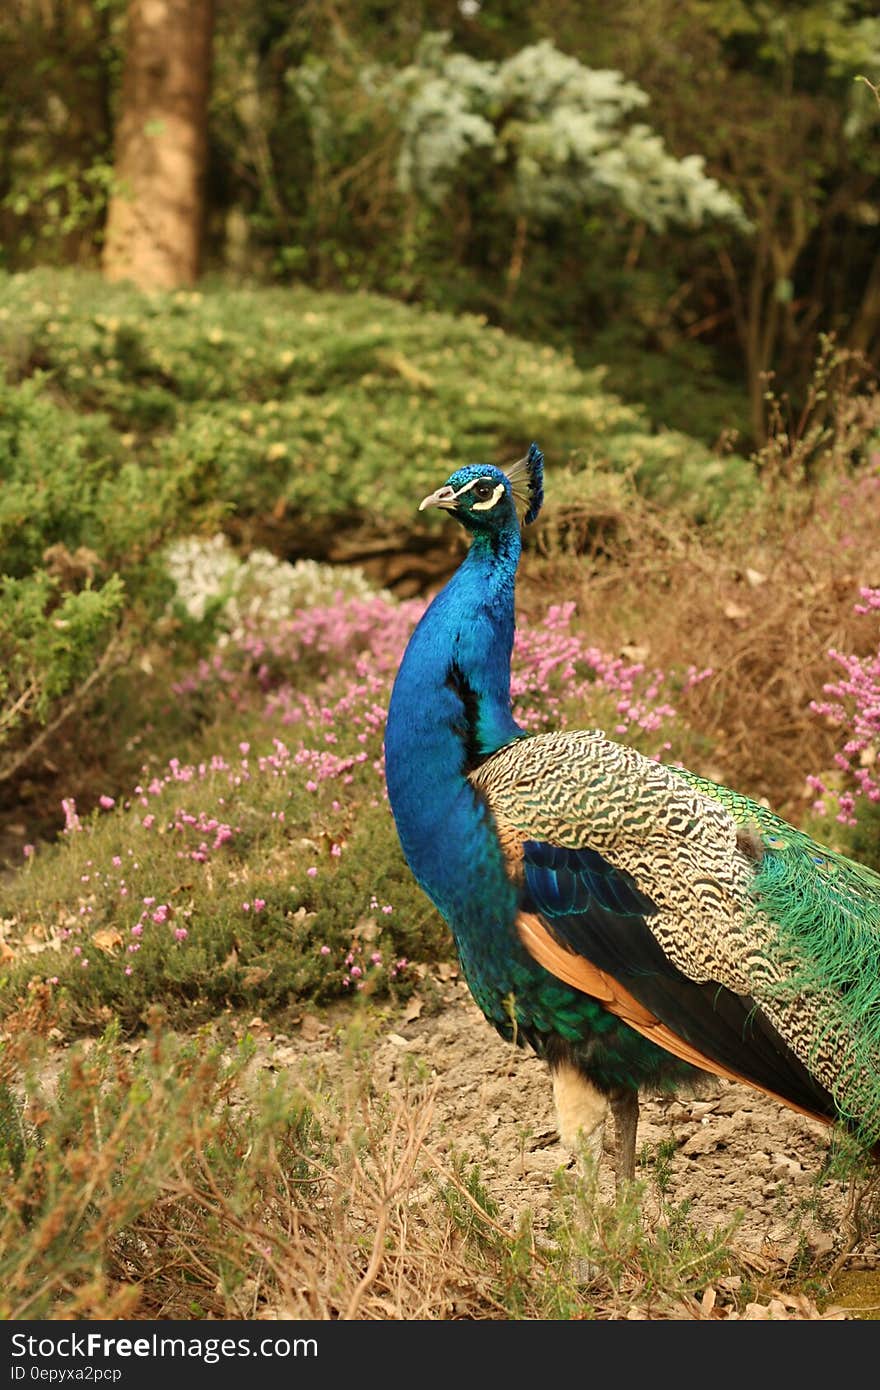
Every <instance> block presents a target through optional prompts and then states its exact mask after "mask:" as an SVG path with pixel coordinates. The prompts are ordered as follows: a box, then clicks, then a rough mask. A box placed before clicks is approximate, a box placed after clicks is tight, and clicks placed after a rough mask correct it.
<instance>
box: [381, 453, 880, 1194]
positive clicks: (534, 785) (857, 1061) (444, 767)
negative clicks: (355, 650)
mask: <svg viewBox="0 0 880 1390" xmlns="http://www.w3.org/2000/svg"><path fill="white" fill-rule="evenodd" d="M543 496H544V457H543V454H542V453H541V450H540V449H539V448H538V446H537V444H534V443H533V444H532V445H531V447H530V448H529V450H528V453H527V455H526V456H525V457H524V458H522V459H519V460H517V462H516V463H514V464H512V465H510V466H509V467H506V468H499V467H496V466H494V465H491V464H466V465H464V466H463V467H461V468H459V469H457V471H455V472H454V473H453V474H452V476H451V477H450V478H448V479H447V481H446V482H445V483H444V484H443V486H442V487H440V488H438V489H437V491H436V492H433V493H431V494H430V496H428V497H425V498H424V500H423V501H422V502H421V504H420V507H419V510H420V511H423V510H425V509H426V508H428V507H438V508H440V509H442V510H444V511H448V512H449V513H450V514H451V515H452V516H453V517H455V519H456V520H457V521H458V522H459V523H460V524H461V525H462V526H463V527H464V529H465V531H467V532H468V533H469V535H470V546H469V549H468V552H467V555H466V557H465V559H464V560H463V562H462V563H461V565H460V566H459V568H458V569H457V570H456V572H455V573H454V574H453V576H452V578H451V579H450V580H449V582H448V583H447V584H446V585H445V587H444V588H443V589H441V591H440V592H439V593H438V594H437V596H436V597H435V598H434V599H433V601H432V602H431V604H430V605H429V607H428V608H427V610H426V611H425V613H424V615H423V617H422V618H421V620H420V621H419V623H418V625H417V626H416V628H415V630H414V632H413V634H412V637H411V638H410V641H409V643H408V645H407V648H406V651H405V653H404V656H403V659H402V661H401V664H400V667H399V669H398V672H397V675H396V678H395V682H394V687H393V690H392V694H391V700H390V704H389V708H388V717H387V724H386V732H385V765H386V777H387V787H388V796H389V801H390V805H391V810H392V814H393V817H394V821H395V825H396V828H397V833H398V836H399V839H400V843H401V847H402V849H403V853H404V856H405V858H406V860H407V862H408V865H409V867H410V870H411V872H412V873H413V875H414V877H415V878H416V880H417V881H418V883H419V884H420V886H421V888H422V889H423V890H424V892H425V893H426V894H427V895H428V897H429V898H430V899H431V900H432V901H433V903H434V904H435V905H436V907H437V908H438V910H439V911H440V913H441V915H442V916H443V917H444V918H445V920H446V922H447V923H448V925H449V927H450V929H451V931H452V935H453V937H454V940H455V945H456V949H457V952H458V957H459V961H460V965H461V969H462V972H463V975H464V977H465V979H466V981H467V984H468V987H469V989H470V992H471V994H472V996H473V998H474V1000H475V1001H476V1003H477V1005H478V1006H479V1008H480V1009H481V1010H482V1012H483V1014H484V1015H485V1017H486V1018H487V1019H488V1020H489V1021H490V1023H491V1024H493V1025H494V1027H495V1028H496V1029H497V1030H498V1031H499V1032H500V1033H501V1034H502V1036H503V1037H505V1038H507V1039H509V1040H511V1041H512V1042H515V1043H517V1044H520V1045H522V1044H527V1045H530V1046H531V1047H532V1048H533V1049H534V1051H535V1052H536V1053H537V1054H538V1056H540V1057H541V1058H543V1059H545V1061H546V1062H547V1064H548V1067H549V1072H550V1077H551V1081H552V1089H553V1100H554V1105H555V1109H556V1117H557V1125H558V1130H559V1136H560V1139H561V1141H562V1143H563V1145H565V1146H566V1147H567V1148H568V1149H570V1150H572V1151H574V1152H576V1153H580V1155H581V1156H582V1157H585V1158H586V1159H587V1161H589V1160H590V1159H595V1160H596V1161H598V1158H599V1155H600V1153H601V1150H602V1144H603V1131H604V1125H605V1120H606V1118H607V1115H608V1112H609V1109H610V1111H611V1114H612V1115H613V1117H614V1122H615V1129H616V1134H617V1155H616V1175H617V1181H618V1183H619V1184H620V1183H622V1182H624V1181H626V1180H631V1179H632V1178H633V1177H634V1174H635V1150H636V1133H637V1124H638V1115H639V1095H640V1093H641V1092H644V1091H657V1090H661V1091H663V1090H665V1091H670V1090H675V1089H676V1087H678V1086H679V1085H681V1084H682V1083H683V1082H688V1081H690V1082H693V1081H695V1080H696V1079H698V1078H699V1077H705V1073H707V1072H709V1073H714V1074H715V1075H717V1076H721V1077H727V1078H729V1079H732V1080H734V1081H738V1082H744V1083H746V1084H748V1085H750V1086H752V1087H754V1088H756V1089H757V1090H759V1091H763V1092H765V1093H766V1094H767V1095H769V1096H772V1097H774V1098H775V1099H776V1100H778V1101H781V1102H783V1103H784V1104H786V1105H788V1106H790V1107H792V1108H793V1109H794V1110H797V1111H800V1112H801V1113H803V1114H805V1115H809V1116H812V1117H815V1118H818V1119H821V1120H824V1121H827V1122H829V1123H832V1124H833V1123H838V1122H839V1123H841V1124H842V1125H844V1126H845V1127H846V1128H847V1129H848V1130H849V1131H851V1132H852V1133H853V1134H854V1135H855V1136H856V1138H857V1139H858V1141H859V1142H860V1143H861V1144H863V1145H864V1146H865V1148H866V1149H868V1150H869V1151H871V1153H872V1154H873V1156H874V1157H875V1158H880V875H878V874H877V873H875V872H874V871H873V870H871V869H869V868H868V867H866V866H864V865H861V864H858V863H856V862H855V861H853V860H851V859H848V858H845V857H844V856H842V855H841V854H839V853H836V852H834V851H832V850H830V849H828V848H825V847H824V846H822V845H820V844H819V843H817V842H816V841H814V840H813V839H811V838H810V837H809V836H808V835H806V834H805V833H803V832H802V831H800V830H798V829H796V828H795V827H794V826H792V825H790V824H788V823H787V822H786V821H785V820H783V819H782V818H780V817H779V816H777V815H775V814H774V813H773V812H772V811H770V810H767V809H766V808H765V807H763V806H762V805H760V804H759V803H757V802H756V801H754V800H751V799H750V798H749V797H748V796H745V795H741V794H740V793H738V792H736V791H733V790H731V789H730V788H728V787H725V786H721V785H718V784H716V783H714V782H711V781H708V780H706V779H705V778H703V777H700V776H697V775H695V774H694V773H692V772H688V771H686V770H685V769H683V768H681V767H678V766H673V765H664V764H662V763H660V762H658V761H655V760H653V759H651V758H648V757H645V756H643V755H642V754H640V753H639V752H638V751H636V750H635V749H633V748H631V747H628V746H626V745H624V744H622V743H620V742H615V741H612V740H611V739H608V738H606V737H605V734H604V733H603V732H602V731H601V730H599V729H583V730H576V731H569V730H563V731H558V732H549V733H538V734H533V733H529V732H527V731H526V730H524V729H522V728H520V727H519V726H518V725H517V723H516V722H515V720H514V718H513V714H512V708H511V694H510V659H511V652H512V648H513V640H514V626H515V612H514V607H515V605H514V589H515V581H516V574H517V568H518V565H519V561H520V554H521V529H520V528H521V522H520V514H521V513H522V514H523V522H522V524H525V525H529V524H531V523H532V522H534V520H535V518H536V517H537V515H538V513H539V511H540V508H541V505H542V502H543Z"/></svg>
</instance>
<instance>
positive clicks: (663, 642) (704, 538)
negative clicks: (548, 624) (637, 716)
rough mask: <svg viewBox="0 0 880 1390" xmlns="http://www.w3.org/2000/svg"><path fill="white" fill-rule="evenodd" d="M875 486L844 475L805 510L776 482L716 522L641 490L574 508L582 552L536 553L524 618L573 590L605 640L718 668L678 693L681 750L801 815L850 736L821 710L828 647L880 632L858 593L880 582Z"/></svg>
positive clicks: (553, 549) (676, 752) (584, 619)
mask: <svg viewBox="0 0 880 1390" xmlns="http://www.w3.org/2000/svg"><path fill="white" fill-rule="evenodd" d="M878 485H880V479H878V478H876V477H865V478H863V479H862V481H861V482H860V483H849V482H845V481H840V482H835V483H834V484H833V485H829V486H827V487H826V488H824V489H822V490H821V491H816V492H814V493H812V494H810V496H809V497H806V496H805V497H804V502H803V506H802V508H801V509H799V510H794V509H793V507H792V506H791V505H790V500H791V499H789V505H788V506H786V507H783V505H782V503H781V501H780V502H779V505H778V507H777V503H776V500H775V498H774V495H773V494H772V493H770V494H768V498H767V501H766V504H765V507H764V509H763V511H762V512H761V513H760V514H754V515H750V516H747V517H742V518H740V520H739V523H738V525H737V527H736V528H735V529H734V528H733V527H730V528H728V529H727V530H726V531H715V532H709V531H699V530H697V529H696V528H694V527H692V526H687V525H685V524H681V523H677V522H676V521H675V519H674V517H672V516H671V515H670V514H669V513H668V512H660V511H657V510H655V509H653V508H652V507H651V506H650V505H649V504H647V503H646V502H644V501H643V500H640V499H637V498H636V497H635V496H633V497H632V498H630V499H629V500H628V501H627V503H626V505H623V504H622V503H621V499H620V497H619V496H618V495H617V494H615V495H612V496H611V497H609V498H608V499H607V501H606V503H605V504H604V505H603V503H602V500H601V498H597V499H595V500H594V501H593V502H592V504H591V506H590V507H589V508H587V509H585V511H584V513H583V514H582V515H580V516H571V515H569V517H568V518H567V524H568V527H569V531H570V533H573V534H574V536H575V537H576V546H577V549H578V551H579V553H576V554H572V553H567V551H566V548H565V547H564V546H562V545H559V544H558V543H557V540H556V538H555V537H554V542H553V544H552V545H551V546H549V547H547V546H545V548H544V549H545V554H544V556H543V557H540V556H538V555H535V554H534V553H532V554H530V555H527V556H526V559H525V562H524V565H523V573H522V581H521V585H520V593H519V604H520V613H521V621H522V622H523V623H526V624H527V623H529V622H530V621H538V620H539V618H540V616H541V614H542V613H543V612H544V611H546V607H547V605H548V604H549V603H554V602H555V603H558V602H560V601H562V600H564V599H574V600H575V601H576V603H577V612H578V618H579V626H580V627H582V628H583V630H585V631H586V632H587V633H589V635H590V638H591V640H592V641H594V642H595V643H596V644H597V645H599V646H600V647H603V648H604V649H606V650H609V651H612V652H626V651H627V650H628V649H633V648H635V649H637V650H639V652H640V653H644V657H643V659H644V660H645V661H646V663H647V664H648V665H649V666H650V667H652V668H653V667H658V668H660V669H662V670H666V671H675V670H678V671H683V670H685V669H686V668H687V667H688V666H690V665H693V666H695V667H697V668H699V669H702V668H704V667H707V666H708V667H711V668H712V675H711V677H710V678H709V679H707V680H706V681H703V682H701V683H700V684H699V685H697V686H695V687H694V689H693V690H692V691H690V692H686V691H685V692H681V694H680V695H678V696H676V697H675V699H674V703H675V705H676V707H677V709H678V711H679V713H680V715H681V716H682V718H681V720H680V721H679V731H678V733H677V735H676V741H675V742H674V745H673V749H672V753H671V755H670V756H672V757H675V758H678V759H679V760H680V761H682V762H684V763H685V764H686V765H687V766H689V767H691V768H692V770H693V771H695V772H699V773H700V774H702V775H703V776H707V777H710V778H712V779H713V780H716V781H723V782H727V783H729V784H731V785H734V786H736V787H738V788H739V789H740V790H742V791H743V792H746V793H748V794H750V795H752V796H754V797H756V798H764V799H766V801H767V802H768V803H769V804H770V805H771V806H773V808H774V809H775V810H777V811H779V812H780V813H781V814H782V815H784V816H786V817H788V818H789V819H794V820H798V821H801V820H803V817H804V815H805V813H806V811H807V808H808V800H807V793H806V789H805V778H806V775H807V774H808V773H811V772H813V773H816V772H821V771H822V770H823V769H826V768H828V766H829V765H830V762H831V759H832V756H833V752H834V750H835V748H836V746H837V744H836V741H835V735H834V731H833V730H832V729H831V728H829V727H828V726H827V725H825V724H823V722H822V721H821V720H820V719H819V718H818V717H817V716H816V715H815V714H814V713H813V712H812V710H811V709H810V701H811V700H815V699H821V698H822V691H823V684H824V682H826V681H828V680H829V679H831V678H832V677H833V676H834V674H835V669H834V667H833V665H832V663H831V662H830V660H829V658H828V651H829V649H831V648H838V649H840V650H842V651H847V652H857V653H867V652H869V651H871V650H872V645H871V644H872V641H873V642H874V643H876V624H875V623H874V622H873V621H872V620H871V618H869V617H864V616H861V617H860V616H859V615H857V614H856V613H854V612H853V604H854V603H855V602H856V601H857V600H858V597H859V587H860V586H861V585H865V584H875V583H878V582H880V486H878ZM585 544H586V551H584V549H583V548H582V547H584V545H585Z"/></svg>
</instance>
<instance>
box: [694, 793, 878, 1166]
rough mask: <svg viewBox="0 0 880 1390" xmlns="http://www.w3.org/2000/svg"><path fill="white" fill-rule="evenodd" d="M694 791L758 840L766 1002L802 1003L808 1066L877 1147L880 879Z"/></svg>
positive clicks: (749, 805) (756, 894)
mask: <svg viewBox="0 0 880 1390" xmlns="http://www.w3.org/2000/svg"><path fill="white" fill-rule="evenodd" d="M683 775H685V776H686V777H687V780H688V781H689V782H690V783H691V784H692V785H694V786H697V787H699V789H700V790H701V791H704V792H706V793H707V794H708V795H710V796H712V797H714V798H715V799H716V800H717V801H720V802H721V803H722V804H723V805H724V806H725V807H726V809H727V810H728V811H729V812H730V813H731V815H732V816H733V817H734V819H735V821H736V822H737V824H738V825H742V826H743V827H744V828H749V829H750V830H752V829H753V830H754V831H755V833H756V838H757V839H758V840H759V841H760V845H761V848H762V850H763V855H762V857H761V860H760V863H759V864H758V865H757V868H756V873H755V878H754V881H753V884H752V887H751V890H750V891H751V897H752V899H753V901H754V903H755V908H756V910H757V909H760V911H761V913H763V914H764V916H765V917H766V918H769V920H770V921H771V922H772V923H773V924H774V926H776V927H777V928H778V935H777V938H776V942H775V946H776V950H777V952H778V955H777V959H776V962H775V963H776V964H777V965H778V967H779V970H780V978H779V980H769V981H768V983H767V987H766V988H764V986H763V984H762V989H761V993H762V1001H761V1002H764V1003H766V1004H767V1005H771V1004H772V1002H773V1000H776V1001H778V1002H779V1003H780V1004H784V1005H787V1006H789V1007H790V1006H791V1004H792V1003H794V1002H796V1001H797V1000H803V1001H804V1009H805V1014H807V1015H808V1014H812V1017H811V1018H809V1021H807V1019H806V1018H805V1033H804V1036H805V1037H808V1038H809V1049H808V1051H809V1055H808V1056H807V1057H805V1058H804V1060H805V1061H807V1063H808V1065H810V1067H811V1068H812V1069H813V1070H815V1073H816V1075H817V1076H818V1077H819V1078H820V1079H821V1080H822V1082H823V1084H824V1085H826V1086H827V1088H828V1089H829V1090H830V1091H831V1092H832V1094H833V1095H834V1097H835V1100H836V1101H837V1103H838V1105H839V1107H840V1112H841V1117H842V1118H843V1119H845V1120H846V1121H847V1122H848V1123H849V1124H850V1125H851V1126H852V1128H853V1129H854V1130H855V1131H856V1133H857V1134H858V1136H859V1137H860V1138H861V1139H863V1140H864V1141H865V1142H866V1143H868V1144H869V1145H874V1144H877V1143H878V1141H880V874H877V873H875V872H874V870H873V869H869V868H867V867H866V866H865V865H863V864H857V863H856V862H855V861H854V860H852V859H848V858H847V857H846V856H845V855H842V854H836V853H835V852H834V851H833V850H830V849H828V848H827V847H826V846H824V845H821V844H819V843H818V842H817V841H815V840H813V839H811V837H810V836H809V835H806V834H804V833H803V831H800V830H796V829H795V828H794V827H793V826H791V825H789V824H788V823H787V822H786V821H784V820H782V819H781V818H780V817H779V816H776V815H774V814H773V812H772V811H768V810H766V809H765V807H763V806H761V805H759V804H758V803H757V802H755V801H752V800H751V799H750V798H749V797H745V796H742V795H740V794H739V793H737V792H732V791H730V790H729V789H728V788H727V787H721V786H718V785H716V784H715V783H712V782H706V781H704V780H703V779H702V778H699V777H696V776H694V775H693V774H683Z"/></svg>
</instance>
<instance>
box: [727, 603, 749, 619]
mask: <svg viewBox="0 0 880 1390" xmlns="http://www.w3.org/2000/svg"><path fill="white" fill-rule="evenodd" d="M724 616H725V618H730V620H731V622H737V621H738V620H739V619H740V618H747V617H748V616H749V611H748V609H747V608H740V606H739V604H738V603H725V605H724Z"/></svg>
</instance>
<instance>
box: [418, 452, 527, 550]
mask: <svg viewBox="0 0 880 1390" xmlns="http://www.w3.org/2000/svg"><path fill="white" fill-rule="evenodd" d="M543 500H544V455H543V454H542V453H541V450H540V449H539V448H538V446H537V444H532V445H531V446H530V448H529V452H528V453H527V454H526V456H525V457H524V458H521V459H517V460H516V462H515V463H512V464H510V465H509V466H508V467H507V468H496V467H495V465H494V464H491V463H468V464H465V466H464V467H463V468H459V469H457V470H456V471H455V473H453V474H452V476H451V477H450V478H447V480H446V482H445V483H444V484H443V486H442V487H439V488H438V489H437V491H436V492H432V493H431V494H430V496H429V497H425V498H424V499H423V500H422V501H421V502H420V503H419V511H420V512H423V511H424V510H425V508H426V507H441V508H442V509H443V510H444V511H447V512H451V513H452V515H453V516H454V517H455V518H456V520H457V521H460V522H461V524H462V526H464V527H465V529H466V530H468V531H474V532H492V531H500V530H503V529H504V528H505V527H507V526H510V525H511V524H513V525H518V524H519V520H518V517H519V513H518V511H517V503H519V504H520V507H521V508H522V509H523V512H524V515H523V522H524V523H525V525H527V526H528V525H530V524H531V522H533V521H534V520H535V517H536V516H537V515H538V512H539V511H540V510H541V503H542V502H543Z"/></svg>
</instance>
